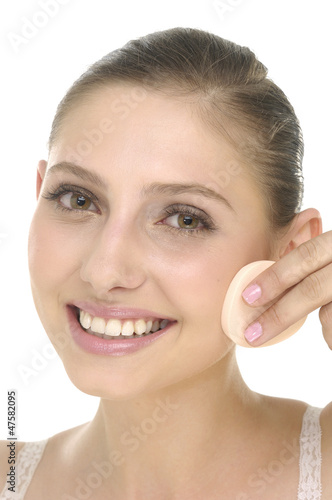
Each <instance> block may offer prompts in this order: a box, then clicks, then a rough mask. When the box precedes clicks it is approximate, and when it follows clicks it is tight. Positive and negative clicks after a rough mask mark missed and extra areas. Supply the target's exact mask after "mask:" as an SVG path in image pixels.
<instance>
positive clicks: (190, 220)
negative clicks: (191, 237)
mask: <svg viewBox="0 0 332 500" xmlns="http://www.w3.org/2000/svg"><path fill="white" fill-rule="evenodd" d="M164 224H167V225H169V226H172V227H174V228H176V229H189V230H190V229H197V228H198V229H202V228H203V227H204V225H203V224H202V222H201V220H200V219H199V218H198V217H194V215H191V214H186V213H181V212H177V213H175V214H174V215H170V216H169V217H167V218H166V219H164Z"/></svg>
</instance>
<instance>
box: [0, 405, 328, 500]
mask: <svg viewBox="0 0 332 500" xmlns="http://www.w3.org/2000/svg"><path fill="white" fill-rule="evenodd" d="M320 412H321V408H315V407H313V406H308V408H307V409H306V411H305V413H304V416H303V422H302V430H301V435H300V478H299V487H298V496H297V500H320V499H321V496H322V486H321V436H322V431H321V427H320V424H319V416H320ZM46 444H47V439H45V440H44V441H38V442H34V443H25V445H24V446H23V447H22V449H21V451H20V453H19V454H18V457H17V461H16V471H17V474H16V488H15V489H16V493H12V492H11V491H9V490H8V489H7V485H6V486H5V488H4V489H3V491H2V492H1V494H0V500H24V497H25V493H26V491H27V489H28V487H29V484H30V482H31V480H32V478H33V475H34V473H35V470H36V468H37V466H38V464H39V462H40V459H41V458H42V455H43V452H44V449H45V446H46ZM294 500H295V499H294Z"/></svg>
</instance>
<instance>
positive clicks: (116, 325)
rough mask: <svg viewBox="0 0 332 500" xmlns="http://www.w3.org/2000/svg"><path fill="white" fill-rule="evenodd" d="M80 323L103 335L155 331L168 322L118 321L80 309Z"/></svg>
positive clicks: (137, 333) (138, 333)
mask: <svg viewBox="0 0 332 500" xmlns="http://www.w3.org/2000/svg"><path fill="white" fill-rule="evenodd" d="M80 323H81V325H82V326H83V328H85V329H86V330H87V329H91V331H92V332H95V333H99V334H102V335H105V336H110V337H113V336H116V337H118V336H119V335H123V336H127V337H129V336H131V335H134V333H135V334H136V335H143V334H144V333H150V332H156V331H157V330H159V329H160V328H161V329H162V328H165V326H166V325H167V324H168V320H167V319H163V320H158V319H156V320H152V319H149V320H147V321H145V320H144V319H138V320H126V321H123V322H122V321H120V320H119V319H109V320H107V319H104V318H99V317H97V316H95V317H93V316H91V314H89V313H88V312H86V311H82V310H80Z"/></svg>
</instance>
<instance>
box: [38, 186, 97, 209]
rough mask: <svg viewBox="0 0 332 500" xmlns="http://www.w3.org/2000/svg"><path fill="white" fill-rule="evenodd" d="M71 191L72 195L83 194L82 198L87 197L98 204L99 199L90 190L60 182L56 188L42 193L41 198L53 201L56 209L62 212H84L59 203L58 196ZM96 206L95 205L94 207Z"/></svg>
mask: <svg viewBox="0 0 332 500" xmlns="http://www.w3.org/2000/svg"><path fill="white" fill-rule="evenodd" d="M69 193H72V194H73V195H78V196H84V198H88V199H89V200H90V201H91V202H92V203H94V204H98V202H99V200H98V198H97V196H95V195H94V194H93V193H91V192H90V191H86V190H85V189H82V188H79V187H77V186H71V185H69V184H61V185H60V186H59V187H57V188H56V189H53V190H50V191H48V192H47V193H46V194H44V195H43V198H45V199H46V200H49V201H55V202H56V204H55V208H56V210H61V211H63V212H67V213H68V212H70V213H79V214H82V213H83V214H84V212H85V211H84V210H79V209H75V208H67V207H65V206H64V205H62V204H61V202H60V201H59V198H60V197H61V196H63V195H65V194H69ZM96 208H97V207H96ZM86 212H88V213H91V210H87V211H86ZM93 213H100V212H99V210H98V211H97V212H93Z"/></svg>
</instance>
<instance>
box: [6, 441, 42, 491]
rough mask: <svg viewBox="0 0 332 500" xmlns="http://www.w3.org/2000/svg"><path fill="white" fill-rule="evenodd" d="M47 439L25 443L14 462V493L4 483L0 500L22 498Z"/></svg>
mask: <svg viewBox="0 0 332 500" xmlns="http://www.w3.org/2000/svg"><path fill="white" fill-rule="evenodd" d="M47 441H48V440H47V439H45V440H43V441H37V442H33V443H25V444H24V446H23V447H22V448H21V450H20V452H19V453H18V455H17V460H16V464H15V471H16V488H15V493H13V492H12V491H9V490H8V484H6V485H5V487H4V489H3V490H2V493H1V494H0V500H23V499H24V496H25V493H26V491H27V489H28V487H29V484H30V483H31V479H32V477H33V475H34V473H35V470H36V468H37V466H38V464H39V462H40V459H41V457H42V455H43V452H44V449H45V446H46V444H47Z"/></svg>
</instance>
